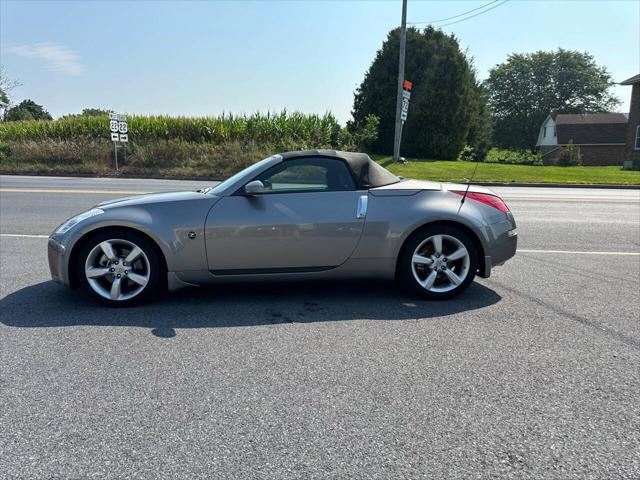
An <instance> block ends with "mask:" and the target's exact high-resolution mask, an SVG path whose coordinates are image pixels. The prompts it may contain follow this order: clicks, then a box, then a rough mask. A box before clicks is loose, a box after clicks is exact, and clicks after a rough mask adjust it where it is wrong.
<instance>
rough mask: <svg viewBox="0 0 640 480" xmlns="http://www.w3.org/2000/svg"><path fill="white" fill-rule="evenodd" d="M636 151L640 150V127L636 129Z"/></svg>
mask: <svg viewBox="0 0 640 480" xmlns="http://www.w3.org/2000/svg"><path fill="white" fill-rule="evenodd" d="M635 149H636V150H640V125H638V126H637V127H636V144H635Z"/></svg>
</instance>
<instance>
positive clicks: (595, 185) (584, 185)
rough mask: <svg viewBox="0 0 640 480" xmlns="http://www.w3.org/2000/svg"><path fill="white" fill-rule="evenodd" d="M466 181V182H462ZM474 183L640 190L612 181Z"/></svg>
mask: <svg viewBox="0 0 640 480" xmlns="http://www.w3.org/2000/svg"><path fill="white" fill-rule="evenodd" d="M461 183H464V182H461ZM473 184H474V185H482V186H483V187H535V188H602V189H614V188H615V189H618V190H620V189H622V190H640V184H639V185H628V184H627V185H615V184H610V183H522V182H512V183H501V182H473Z"/></svg>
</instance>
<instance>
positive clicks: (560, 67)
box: [485, 48, 620, 148]
mask: <svg viewBox="0 0 640 480" xmlns="http://www.w3.org/2000/svg"><path fill="white" fill-rule="evenodd" d="M613 84H614V82H613V81H612V80H611V75H610V74H609V73H608V72H607V70H606V68H604V67H600V66H598V65H596V63H595V61H594V58H593V56H592V55H590V54H588V53H586V52H584V53H583V52H577V51H571V50H563V49H561V48H560V49H558V50H557V51H555V52H543V51H538V52H535V53H525V54H520V53H514V54H511V55H509V57H508V58H507V61H506V62H505V63H502V64H500V65H497V66H495V67H494V68H492V69H491V71H490V73H489V78H488V79H487V80H486V82H485V86H486V87H487V89H488V91H489V104H490V106H491V109H492V111H493V119H494V140H495V143H496V144H497V145H498V146H500V147H516V148H526V147H530V148H531V147H533V146H535V142H536V139H537V136H538V131H539V129H540V125H541V123H542V122H543V121H544V119H545V118H546V117H547V115H549V114H550V113H551V112H552V111H554V112H558V113H594V112H604V111H608V110H610V109H612V108H614V107H615V106H617V105H618V104H619V103H620V101H619V100H618V99H617V98H616V97H615V96H614V95H612V94H611V93H610V92H609V88H610V87H611V86H612V85H613Z"/></svg>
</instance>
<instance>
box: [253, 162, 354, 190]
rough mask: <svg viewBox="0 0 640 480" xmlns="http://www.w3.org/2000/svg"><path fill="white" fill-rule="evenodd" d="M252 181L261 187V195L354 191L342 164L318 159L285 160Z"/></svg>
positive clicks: (347, 171) (351, 179) (350, 178)
mask: <svg viewBox="0 0 640 480" xmlns="http://www.w3.org/2000/svg"><path fill="white" fill-rule="evenodd" d="M256 180H260V181H261V182H262V183H264V186H265V193H270V192H271V193H280V192H307V191H312V192H336V191H345V190H355V185H354V183H353V178H352V177H351V174H350V173H349V169H348V168H347V166H346V165H345V163H344V162H342V161H341V160H334V159H330V158H322V157H319V158H299V159H296V160H287V161H285V162H283V163H280V164H278V165H275V166H274V167H273V168H270V169H269V170H267V171H266V172H264V173H262V174H261V175H259V176H258V177H257V178H256Z"/></svg>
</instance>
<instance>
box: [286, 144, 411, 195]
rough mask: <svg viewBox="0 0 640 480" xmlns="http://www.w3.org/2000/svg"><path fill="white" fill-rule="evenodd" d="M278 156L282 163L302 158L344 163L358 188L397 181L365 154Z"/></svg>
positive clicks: (333, 152) (336, 152)
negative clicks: (330, 159)
mask: <svg viewBox="0 0 640 480" xmlns="http://www.w3.org/2000/svg"><path fill="white" fill-rule="evenodd" d="M280 156H281V157H282V159H283V160H284V161H287V160H293V159H294V158H304V157H328V158H335V159H337V160H342V161H344V162H346V164H347V166H348V167H349V169H350V170H351V173H352V175H353V179H354V180H355V182H356V185H357V187H358V188H374V187H382V186H384V185H390V184H392V183H397V182H398V181H399V179H398V177H396V176H395V175H394V174H393V173H391V172H390V171H388V170H386V169H385V168H383V167H381V166H380V165H378V164H377V163H376V162H374V161H373V160H371V158H369V155H367V154H366V153H356V152H341V151H340V150H301V151H297V152H285V153H281V154H280Z"/></svg>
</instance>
